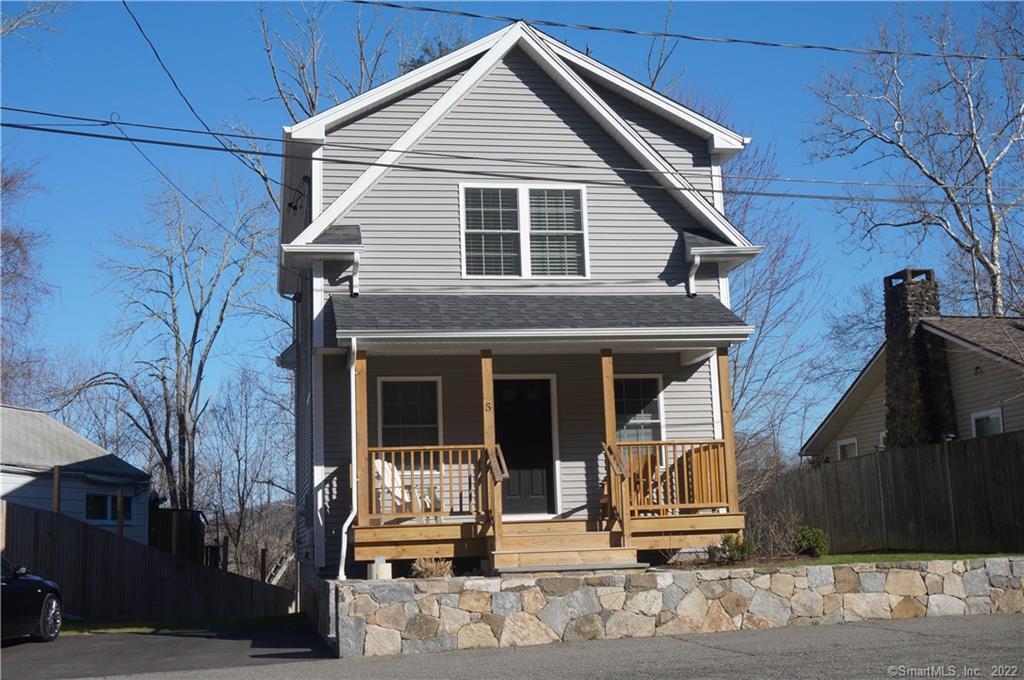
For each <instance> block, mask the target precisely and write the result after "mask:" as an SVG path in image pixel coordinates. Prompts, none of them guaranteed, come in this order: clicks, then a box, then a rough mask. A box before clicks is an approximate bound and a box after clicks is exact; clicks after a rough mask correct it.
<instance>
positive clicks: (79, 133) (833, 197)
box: [0, 122, 1017, 208]
mask: <svg viewBox="0 0 1024 680" xmlns="http://www.w3.org/2000/svg"><path fill="white" fill-rule="evenodd" d="M0 126H2V127H5V128H12V129H16V130H29V131H33V132H47V133H50V134H58V135H69V136H74V137H86V138H91V139H106V140H114V141H118V142H123V141H134V142H137V143H139V144H153V145H157V146H166V147H175V148H181V149H193V150H200V151H216V152H227V153H231V150H230V149H225V148H223V147H220V146H211V145H208V144H193V143H189V142H177V141H170V140H164V139H152V138H147V137H127V138H125V137H120V136H117V135H107V134H103V133H99V132H86V131H83V130H68V129H64V128H59V129H53V128H47V127H40V126H37V125H25V124H23V123H8V122H3V123H0ZM251 153H253V154H254V155H261V156H267V157H271V158H288V159H294V160H303V161H308V160H309V159H308V158H307V157H304V156H296V155H293V154H284V153H279V152H276V151H262V150H261V151H253V152H251ZM320 162H322V163H329V164H338V165H355V166H363V167H383V168H401V169H405V170H416V171H421V172H430V173H437V174H455V175H469V176H475V177H491V178H499V179H515V180H523V181H535V182H550V181H551V178H550V177H541V176H537V175H521V174H516V173H509V172H489V171H483V170H463V169H460V168H436V167H430V166H422V165H413V164H409V163H380V162H374V161H353V160H344V159H339V158H325V159H322V160H321V161H320ZM587 183H588V184H590V185H594V186H611V187H629V188H633V189H655V190H659V191H663V190H665V187H664V186H661V185H658V184H635V183H632V182H612V181H607V180H597V179H588V180H587ZM685 191H688V192H689V193H691V194H695V195H697V196H700V197H701V198H702V199H704V197H703V196H702V195H701V194H702V193H721V194H733V195H739V196H763V197H768V198H784V199H790V200H792V199H807V200H823V201H855V202H864V203H894V204H903V205H947V202H946V201H944V200H940V199H927V198H920V199H905V198H895V197H885V196H854V195H842V194H804V193H791V192H774V191H755V190H741V189H712V188H705V189H700V190H698V189H696V188H694V189H687V190H685ZM704 200H705V201H706V200H707V199H704ZM960 205H962V206H964V207H995V208H1012V207H1015V206H1016V205H1017V204H1016V203H1015V202H1014V203H1009V204H1006V203H986V202H976V201H963V202H961V203H960Z"/></svg>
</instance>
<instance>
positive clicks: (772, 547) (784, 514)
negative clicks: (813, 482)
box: [746, 505, 803, 557]
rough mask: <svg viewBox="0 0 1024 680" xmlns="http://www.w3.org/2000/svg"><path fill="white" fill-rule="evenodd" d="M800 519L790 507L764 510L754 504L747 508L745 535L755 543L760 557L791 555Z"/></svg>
mask: <svg viewBox="0 0 1024 680" xmlns="http://www.w3.org/2000/svg"><path fill="white" fill-rule="evenodd" d="M801 519H803V517H802V516H801V514H800V513H799V512H797V511H796V510H794V509H792V508H783V509H776V510H766V509H764V508H763V507H760V506H757V505H754V506H753V507H751V508H750V509H748V510H747V528H746V535H747V537H748V538H750V540H752V541H753V542H754V543H755V544H756V545H757V554H758V555H761V556H762V557H783V556H785V555H791V554H793V544H794V543H795V542H796V529H797V527H798V526H799V525H800V520H801Z"/></svg>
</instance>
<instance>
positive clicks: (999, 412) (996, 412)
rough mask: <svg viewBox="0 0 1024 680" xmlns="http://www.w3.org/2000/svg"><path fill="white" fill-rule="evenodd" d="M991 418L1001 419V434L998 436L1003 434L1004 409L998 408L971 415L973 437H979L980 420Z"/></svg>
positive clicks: (975, 412)
mask: <svg viewBox="0 0 1024 680" xmlns="http://www.w3.org/2000/svg"><path fill="white" fill-rule="evenodd" d="M991 416H995V417H996V418H998V419H999V432H998V433H997V434H1002V433H1003V409H1001V408H999V407H998V406H997V407H995V408H990V409H985V410H984V411H974V412H972V413H971V437H975V438H976V437H977V436H978V427H977V420H978V419H979V418H989V417H991Z"/></svg>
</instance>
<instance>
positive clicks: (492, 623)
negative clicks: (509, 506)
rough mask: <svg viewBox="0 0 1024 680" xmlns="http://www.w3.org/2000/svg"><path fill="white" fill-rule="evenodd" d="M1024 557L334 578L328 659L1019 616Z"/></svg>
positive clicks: (1022, 601)
mask: <svg viewBox="0 0 1024 680" xmlns="http://www.w3.org/2000/svg"><path fill="white" fill-rule="evenodd" d="M1022 578H1024V557H1010V558H1007V557H999V558H992V559H977V560H954V561H950V560H943V561H934V562H903V563H877V564H849V565H839V566H814V567H794V568H783V569H707V570H696V571H670V570H663V571H659V570H652V571H648V572H646V573H631V574H605V573H601V574H594V575H579V574H573V575H566V574H554V575H549V574H537V575H534V576H509V577H504V578H497V577H495V578H484V577H469V578H450V579H408V580H407V579H399V580H393V581H333V582H330V583H329V584H328V589H329V592H328V595H329V603H328V605H329V607H330V609H329V611H331V612H333V613H334V616H332V617H331V619H332V620H331V621H330V623H331V626H330V627H331V629H332V630H331V631H330V634H329V636H328V641H329V642H330V643H331V645H332V646H333V647H334V649H335V651H337V653H338V655H339V656H361V655H366V656H386V655H393V654H417V653H421V652H437V651H446V650H452V649H479V648H485V647H518V646H522V645H539V644H547V643H550V642H562V641H564V642H570V641H574V640H603V639H615V638H623V637H651V636H654V635H680V634H685V633H698V632H700V633H712V632H722V631H729V630H737V629H741V628H742V629H755V628H776V627H779V626H806V625H818V624H830V623H842V622H844V621H861V620H865V619H908V618H916V617H924V616H960V615H965V614H991V613H995V612H1009V613H1021V612H1024V591H1022V590H1021V581H1022Z"/></svg>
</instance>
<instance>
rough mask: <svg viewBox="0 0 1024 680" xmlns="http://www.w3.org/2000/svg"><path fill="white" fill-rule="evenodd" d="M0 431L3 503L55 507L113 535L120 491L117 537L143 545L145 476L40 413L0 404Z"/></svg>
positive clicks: (146, 500)
mask: <svg viewBox="0 0 1024 680" xmlns="http://www.w3.org/2000/svg"><path fill="white" fill-rule="evenodd" d="M0 430H2V432H0V489H2V491H3V494H2V495H3V499H4V500H7V501H10V502H12V503H18V504H20V505H28V506H31V507H33V508H40V509H42V510H53V509H56V508H58V507H59V509H60V512H62V513H64V514H65V515H69V516H71V517H74V518H75V519H77V520H81V521H83V522H86V523H88V524H93V525H95V526H98V527H102V528H104V529H108V530H109V531H114V532H116V531H117V529H118V522H117V497H118V492H119V491H120V492H121V496H122V498H123V501H122V503H123V505H122V507H123V510H124V516H123V520H122V531H123V535H124V536H126V537H128V538H130V539H132V540H135V541H138V542H139V543H146V542H147V541H148V539H149V536H148V533H149V522H148V518H149V475H148V474H146V473H145V472H143V471H142V470H140V469H138V468H137V467H135V466H133V465H129V464H128V463H126V462H124V461H123V460H121V459H120V458H118V457H117V456H115V455H113V454H110V453H107V452H106V451H105V450H104V449H102V448H100V447H99V446H97V445H96V444H93V443H92V442H91V441H89V440H88V439H86V438H85V437H83V436H81V435H80V434H78V433H77V432H75V431H74V430H72V429H70V428H68V427H65V426H64V425H62V424H60V423H59V422H57V421H56V420H54V419H53V418H51V417H50V416H49V415H47V414H45V413H43V412H42V411H34V410H32V409H26V408H18V407H15V406H2V407H0ZM55 468H59V471H58V473H57V481H56V482H55V481H54V469H55ZM55 490H56V491H58V494H59V495H58V501H59V502H56V503H55V502H54V491H55Z"/></svg>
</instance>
